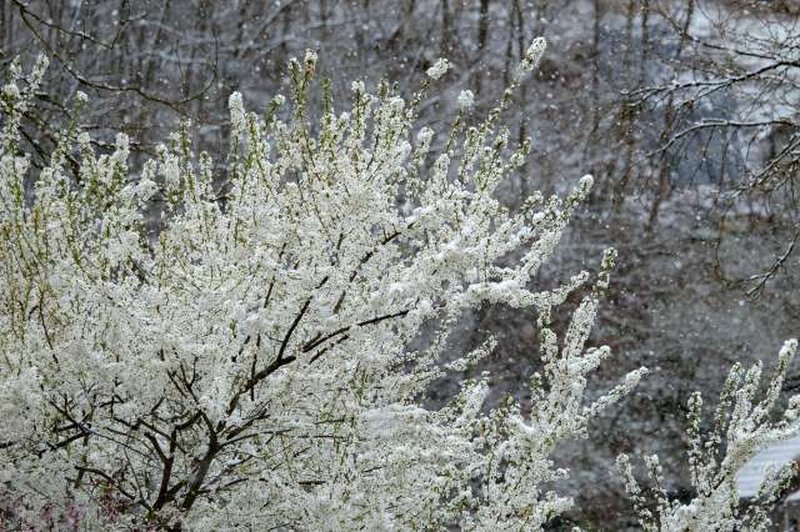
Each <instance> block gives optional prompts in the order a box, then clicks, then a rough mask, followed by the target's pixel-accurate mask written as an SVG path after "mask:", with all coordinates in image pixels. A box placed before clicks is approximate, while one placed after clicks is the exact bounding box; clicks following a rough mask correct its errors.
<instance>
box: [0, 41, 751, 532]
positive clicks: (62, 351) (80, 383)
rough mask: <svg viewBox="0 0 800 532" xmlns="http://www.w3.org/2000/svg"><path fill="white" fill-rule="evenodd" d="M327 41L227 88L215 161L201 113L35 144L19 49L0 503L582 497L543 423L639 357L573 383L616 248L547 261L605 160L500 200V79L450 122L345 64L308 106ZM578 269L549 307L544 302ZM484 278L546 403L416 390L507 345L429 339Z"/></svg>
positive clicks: (4, 308) (453, 512) (475, 385)
mask: <svg viewBox="0 0 800 532" xmlns="http://www.w3.org/2000/svg"><path fill="white" fill-rule="evenodd" d="M543 50H544V41H542V40H537V41H535V42H534V44H533V45H532V47H531V49H530V51H529V54H527V55H526V58H525V61H524V64H523V65H522V67H521V70H520V72H523V71H529V70H530V69H531V68H533V62H535V61H538V59H539V57H541V53H542V52H543ZM316 63H317V57H316V55H315V54H313V53H308V54H306V56H305V57H304V58H303V60H302V61H299V60H293V61H292V62H291V63H290V65H289V76H290V79H291V87H292V95H291V106H290V109H284V106H285V105H286V100H285V98H283V97H282V96H276V97H275V98H273V99H272V100H271V102H270V105H269V108H268V110H267V112H266V113H265V114H264V115H261V116H260V115H257V114H255V113H253V112H249V111H248V110H247V108H246V106H245V105H244V100H243V97H242V95H240V94H238V93H234V94H232V95H231V96H230V99H229V107H230V115H231V138H230V150H229V153H228V154H227V166H226V172H225V175H224V177H223V176H219V175H216V174H215V170H214V168H215V165H214V164H213V162H212V158H211V156H210V155H209V154H207V153H200V154H199V155H197V156H195V154H194V151H193V148H192V142H191V136H192V128H191V125H190V124H184V125H183V126H182V127H181V128H180V129H179V130H178V131H177V132H176V133H175V134H174V135H172V137H171V138H170V139H169V141H168V142H167V143H166V144H164V145H162V146H160V147H159V149H158V150H157V153H156V154H155V156H154V157H152V158H151V159H149V160H147V161H145V162H144V164H143V165H142V167H141V171H138V170H137V171H134V170H132V169H131V168H130V167H129V154H130V150H131V146H130V142H129V139H128V138H127V136H125V135H123V134H119V135H117V137H116V141H115V145H114V147H113V149H111V150H109V151H107V152H105V153H101V152H99V151H98V150H97V149H95V147H94V145H93V143H92V140H91V138H90V137H89V135H87V134H85V133H81V132H79V131H78V129H77V127H76V126H75V125H72V126H70V127H68V128H65V129H64V130H62V131H61V133H60V136H59V139H58V144H57V146H56V147H55V149H54V150H53V153H52V156H51V159H50V161H49V162H48V163H47V164H46V166H45V167H44V168H42V169H41V170H39V171H36V172H34V171H33V170H32V169H31V167H30V166H31V165H30V155H28V154H26V153H25V152H24V150H23V148H22V147H21V146H22V145H23V144H22V142H21V140H20V139H21V133H20V127H21V126H20V124H21V120H22V116H23V114H24V111H25V109H26V108H27V107H28V106H29V105H33V104H35V95H36V90H37V88H38V84H39V82H40V80H41V77H42V73H43V72H44V62H40V63H39V64H37V66H36V67H35V68H34V71H33V73H32V75H30V76H28V77H27V79H25V80H23V76H22V74H21V70H20V69H19V68H17V67H15V69H16V70H14V76H15V79H13V80H12V81H11V82H10V83H9V84H8V85H6V86H5V87H4V88H3V92H2V100H1V101H2V106H3V107H2V112H3V117H4V120H3V123H4V124H5V126H4V130H3V133H2V135H3V137H2V142H1V143H0V146H2V148H0V149H2V152H0V207H1V208H0V368H2V369H1V370H0V415H2V418H3V423H2V424H1V425H0V450H2V453H0V504H1V505H2V506H0V508H1V511H2V512H3V516H4V518H5V519H7V520H8V522H10V523H12V524H13V526H19V527H32V528H47V527H60V526H62V525H63V524H64V523H78V525H76V526H80V527H81V528H85V529H107V528H122V529H125V528H131V529H141V528H169V529H177V528H187V529H198V530H213V529H229V528H232V527H234V526H239V527H248V526H249V527H251V528H255V529H270V528H281V527H282V528H291V529H295V528H296V529H309V530H322V529H370V530H383V529H395V528H403V529H406V528H412V529H422V528H426V529H427V528H436V529H444V528H447V527H452V526H454V525H458V526H460V527H461V528H463V529H470V530H473V529H474V530H497V529H515V530H518V529H531V530H535V529H539V528H541V527H543V526H544V525H545V524H546V523H547V522H548V521H550V520H551V519H552V518H553V517H554V516H557V515H559V514H560V513H562V512H563V511H564V510H565V509H567V508H569V507H570V505H571V500H570V499H569V498H568V497H565V496H563V495H560V494H559V493H557V492H555V491H554V490H553V485H554V484H553V483H554V482H556V481H558V480H559V479H562V478H563V477H564V476H565V475H566V474H567V472H566V471H565V470H562V469H557V468H555V467H554V466H553V463H552V455H553V452H554V450H555V449H556V448H557V446H558V444H559V443H560V442H562V441H564V440H565V439H569V438H575V437H581V436H582V435H584V434H585V431H586V427H587V425H588V423H589V422H590V421H591V420H592V418H593V417H594V416H597V415H598V414H599V413H600V412H601V411H602V410H604V409H606V408H608V407H610V406H611V405H613V404H614V403H615V402H616V401H618V400H620V399H621V398H622V397H624V396H625V395H626V394H628V393H630V392H631V390H632V389H633V388H634V387H635V386H636V383H637V382H638V381H639V379H641V378H642V377H643V376H644V375H645V373H646V371H645V370H644V369H640V370H637V371H634V372H631V373H630V374H628V375H627V376H625V377H624V378H623V379H622V381H621V382H620V384H619V385H618V386H617V387H616V388H614V389H612V390H610V391H609V392H608V393H607V394H605V395H603V396H601V397H600V398H598V399H595V400H594V401H587V400H586V398H585V391H586V387H587V382H588V375H589V374H590V373H591V372H592V371H593V370H595V369H596V368H597V367H598V365H599V364H601V363H602V361H603V360H605V359H607V358H608V357H609V355H610V350H609V349H608V348H606V347H587V346H586V344H587V342H588V340H589V335H590V331H591V326H592V324H593V321H594V318H595V314H596V311H597V306H598V304H599V298H600V297H602V295H603V293H604V292H605V290H606V289H607V288H608V276H609V272H610V270H611V268H613V263H614V257H615V253H614V252H613V250H609V252H608V253H607V254H606V256H605V257H604V258H603V260H602V264H601V265H600V268H599V274H598V275H597V276H596V278H595V279H594V280H591V279H592V277H591V275H590V274H589V273H588V272H580V273H577V274H576V275H574V276H573V277H572V279H571V280H570V281H569V282H567V283H566V284H564V285H563V286H559V287H556V288H552V289H544V288H541V287H538V286H537V285H536V282H535V278H536V274H537V272H538V271H539V269H540V267H541V265H542V264H543V263H544V262H545V261H546V260H547V259H548V257H550V256H551V255H552V254H553V252H554V250H555V249H556V246H557V244H558V241H559V239H560V237H561V234H562V232H563V230H564V228H565V227H566V225H567V223H568V221H569V219H570V217H571V215H572V213H573V212H574V210H575V208H576V207H577V206H578V205H579V204H580V203H581V202H582V201H583V199H584V198H585V197H586V196H587V194H588V193H589V190H590V188H591V186H592V182H593V179H592V178H591V176H584V177H582V178H580V179H578V180H576V182H575V184H574V187H573V192H572V193H571V194H570V195H568V196H567V197H565V198H560V197H558V196H551V197H545V195H544V194H541V193H536V194H534V195H533V196H531V197H530V198H529V199H528V200H527V201H526V202H525V203H524V206H523V208H522V209H520V210H519V211H516V212H509V211H508V210H507V209H506V208H504V206H503V205H502V204H501V203H500V201H499V200H498V199H497V197H496V196H497V195H496V189H497V187H498V185H499V184H500V183H501V182H502V180H503V179H505V178H506V177H507V176H509V175H510V174H511V173H512V172H513V171H514V170H515V169H516V168H518V167H519V165H520V161H521V160H523V159H524V156H525V155H526V154H527V150H528V149H529V143H523V145H522V146H518V147H512V146H509V139H508V137H509V136H508V133H507V132H506V131H504V130H503V129H502V128H499V129H498V127H497V121H498V119H499V116H500V114H501V112H502V111H503V110H504V109H506V108H507V106H508V104H509V101H510V100H509V93H504V94H503V96H502V98H501V100H500V102H499V103H498V106H497V107H496V108H494V109H492V110H491V111H490V112H489V115H488V118H487V119H486V120H484V121H482V122H479V123H477V125H474V126H469V125H468V124H469V122H468V121H467V119H466V117H464V116H461V117H460V119H459V120H460V121H459V129H458V130H457V131H448V132H444V133H445V134H448V135H449V139H448V140H447V141H446V143H445V141H444V139H443V138H441V137H440V136H438V135H437V133H435V132H434V131H432V130H431V129H427V128H422V129H420V128H418V127H417V125H416V112H417V109H416V104H417V103H418V102H419V101H420V100H421V95H420V94H417V95H415V97H414V98H413V99H412V100H411V101H410V102H409V101H406V100H404V99H403V98H401V97H400V96H399V95H397V94H395V93H393V92H392V90H390V88H389V86H388V84H382V85H380V86H379V87H378V90H377V92H376V93H375V94H372V93H370V92H368V91H367V89H366V86H365V84H364V83H362V82H356V83H353V85H352V100H351V105H350V107H349V108H348V109H347V110H344V111H337V110H336V109H335V108H334V106H333V104H332V102H331V101H330V100H329V99H328V98H325V100H326V101H325V109H324V111H323V112H322V113H321V116H320V117H319V120H318V121H312V119H311V116H312V115H314V113H312V112H311V110H310V109H309V106H310V102H311V101H312V100H311V98H310V94H311V91H312V89H313V88H314V86H315V84H314V77H315V73H316ZM448 68H449V64H448V63H447V62H446V61H440V62H438V63H436V64H435V65H434V66H433V67H431V69H430V70H429V71H428V75H429V76H430V78H432V79H434V80H435V79H437V78H439V77H441V76H443V75H445V74H446V72H447V70H448ZM518 81H519V78H516V79H515V81H514V83H517V82H518ZM20 87H22V88H20ZM427 87H428V84H427V83H426V84H425V85H424V87H423V89H422V90H427ZM512 88H513V85H512ZM461 100H462V101H461V104H462V107H463V109H462V114H466V113H467V112H468V111H469V108H470V107H471V104H472V97H471V95H469V94H466V93H465V95H464V96H463V97H462V98H461ZM80 104H81V100H80V99H79V100H78V101H77V102H76V104H75V106H76V107H75V112H76V113H79V111H80ZM312 123H313V126H312ZM462 126H463V127H462ZM443 144H446V147H445V148H444V149H443V150H438V151H437V150H436V149H435V148H434V147H435V146H439V145H443ZM220 182H222V184H221V185H220ZM31 183H33V185H31ZM156 207H157V209H156ZM154 209H155V210H157V212H158V213H159V217H158V219H157V220H152V219H148V218H147V217H146V213H147V212H152V211H153V210H154ZM590 281H591V283H592V284H593V290H588V291H585V292H586V293H587V294H588V295H585V296H584V298H583V299H582V301H581V302H580V304H579V305H578V306H577V309H576V310H575V313H574V316H573V318H572V320H571V322H570V324H569V326H568V327H566V330H565V331H563V332H562V334H559V331H558V330H557V328H556V327H554V326H553V325H552V323H551V322H552V321H553V320H552V319H551V315H552V313H553V311H554V309H556V308H557V307H560V306H562V305H564V304H565V302H566V301H567V298H568V297H569V296H570V294H575V293H576V292H577V291H578V290H579V289H580V288H581V287H582V286H585V285H586V284H587V283H590ZM498 302H502V303H504V304H507V305H510V306H512V307H514V308H521V309H522V308H529V309H532V310H534V311H535V312H536V315H537V316H538V321H537V326H538V328H539V338H540V346H539V349H538V350H536V352H533V353H531V356H532V357H535V358H536V359H537V360H539V361H540V367H541V369H540V371H539V372H538V373H537V374H536V375H535V376H534V378H533V379H532V382H531V386H530V393H531V396H532V398H533V399H532V402H533V407H532V408H531V409H530V410H529V411H528V410H525V411H523V409H522V408H521V407H520V405H519V404H518V403H517V402H516V401H514V400H509V401H507V402H506V403H503V404H502V405H500V406H499V407H497V408H494V409H491V410H489V411H488V412H487V409H486V408H485V398H486V395H487V392H488V385H487V382H486V381H485V380H476V381H467V382H464V383H463V387H462V390H461V392H460V393H459V394H458V395H457V396H456V397H455V398H453V400H452V402H451V403H450V404H449V405H447V406H446V407H444V408H443V409H440V410H429V409H426V408H424V407H422V406H421V405H420V404H419V401H418V399H419V397H420V396H422V395H423V394H424V393H425V391H426V389H427V387H428V386H429V385H430V383H431V382H433V380H434V379H436V378H437V377H439V376H441V375H442V374H443V372H445V371H452V370H463V369H465V368H469V367H473V366H475V365H476V364H477V363H479V361H480V360H482V359H483V358H485V357H486V356H487V355H488V354H490V353H492V352H493V351H495V350H499V349H502V346H498V345H496V342H494V341H493V340H492V339H491V338H490V339H488V340H487V341H486V343H484V344H483V345H482V346H480V347H479V348H478V349H476V350H474V351H473V352H470V353H466V354H464V355H463V357H461V358H459V359H458V360H455V361H450V362H449V363H448V364H443V363H442V361H441V358H442V354H443V353H444V352H445V351H446V350H447V349H448V345H449V344H448V342H449V339H450V336H451V334H452V333H453V325H454V323H455V322H456V320H457V319H458V318H459V317H460V316H461V315H462V314H463V313H464V312H465V311H467V310H470V309H477V308H480V307H481V306H482V305H484V304H487V303H488V304H491V303H498ZM737 463H738V462H737Z"/></svg>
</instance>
